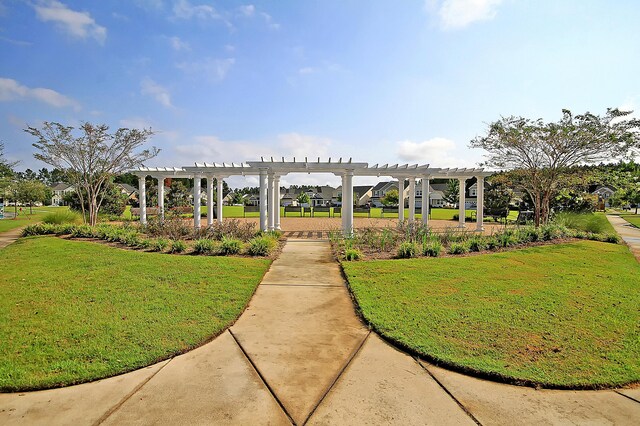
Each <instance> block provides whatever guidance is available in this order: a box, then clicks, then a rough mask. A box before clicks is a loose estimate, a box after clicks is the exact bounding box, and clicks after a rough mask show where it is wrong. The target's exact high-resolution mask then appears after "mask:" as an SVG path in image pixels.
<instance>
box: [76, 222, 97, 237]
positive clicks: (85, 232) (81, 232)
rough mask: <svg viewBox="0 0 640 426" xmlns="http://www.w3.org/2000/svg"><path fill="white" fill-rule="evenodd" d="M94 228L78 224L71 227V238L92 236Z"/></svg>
mask: <svg viewBox="0 0 640 426" xmlns="http://www.w3.org/2000/svg"><path fill="white" fill-rule="evenodd" d="M93 231H94V228H93V227H92V226H89V225H80V226H76V227H74V228H73V230H72V231H71V238H94V237H95V235H94V232H93Z"/></svg>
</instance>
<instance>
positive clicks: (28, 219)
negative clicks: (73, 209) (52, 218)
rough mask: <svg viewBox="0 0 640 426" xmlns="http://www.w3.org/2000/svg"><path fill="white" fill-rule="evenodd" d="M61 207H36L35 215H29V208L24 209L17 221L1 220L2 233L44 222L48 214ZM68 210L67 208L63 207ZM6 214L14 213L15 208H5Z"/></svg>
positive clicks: (0, 230) (34, 209)
mask: <svg viewBox="0 0 640 426" xmlns="http://www.w3.org/2000/svg"><path fill="white" fill-rule="evenodd" d="M59 208H61V207H53V206H49V207H34V208H33V214H32V215H31V214H29V207H22V214H18V217H17V218H15V219H7V218H6V217H5V219H0V232H5V231H10V230H12V229H15V228H19V227H21V226H26V225H30V224H32V223H36V222H39V221H41V220H42V218H43V217H44V216H45V215H46V214H47V213H51V212H53V211H55V210H56V209H59ZM62 208H66V207H62ZM4 211H5V214H6V213H13V207H7V206H5V208H4Z"/></svg>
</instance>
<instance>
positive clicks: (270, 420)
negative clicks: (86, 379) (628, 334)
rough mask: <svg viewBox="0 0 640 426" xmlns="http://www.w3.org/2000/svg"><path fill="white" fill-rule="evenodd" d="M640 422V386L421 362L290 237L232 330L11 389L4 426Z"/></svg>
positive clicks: (306, 243)
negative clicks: (564, 381)
mask: <svg viewBox="0 0 640 426" xmlns="http://www.w3.org/2000/svg"><path fill="white" fill-rule="evenodd" d="M292 423H293V424H297V425H302V424H309V425H319V424H338V425H344V424H347V425H349V424H351V425H362V424H402V425H421V424H438V425H440V424H468V425H474V424H496V425H498V424H504V425H511V424H540V423H543V424H585V423H588V424H619V425H635V424H638V423H640V388H636V389H627V390H618V391H616V390H609V391H551V390H535V389H532V388H525V387H518V386H510V385H503V384H498V383H494V382H489V381H485V380H480V379H476V378H472V377H468V376H465V375H462V374H458V373H454V372H451V371H448V370H444V369H441V368H438V367H436V366H434V365H432V364H429V363H426V362H423V361H420V360H417V359H414V358H412V357H410V356H408V355H406V354H404V353H403V352H400V351H398V350H397V349H395V348H393V347H391V346H390V345H388V344H387V343H385V342H384V341H383V340H382V339H380V338H379V337H378V336H377V335H376V334H375V333H372V332H370V331H369V330H368V329H367V328H366V327H365V326H364V325H363V324H362V323H361V322H360V320H359V319H358V317H357V316H356V314H355V311H354V307H353V304H352V301H351V298H350V295H349V293H348V291H347V289H346V286H345V283H344V280H343V278H342V275H341V271H340V268H339V265H338V264H337V263H336V262H335V261H334V259H333V258H332V255H331V251H330V246H329V243H328V242H326V241H314V240H289V241H288V242H287V244H286V245H285V247H284V250H283V252H282V254H281V255H280V257H279V258H278V259H277V260H276V261H275V262H274V263H273V264H272V266H271V268H270V270H269V272H268V273H267V274H266V275H265V277H264V279H263V281H262V282H261V284H260V285H259V286H258V289H257V291H256V294H255V295H254V296H253V298H252V300H251V302H250V304H249V306H248V308H247V309H246V311H245V312H244V313H243V315H242V316H241V317H240V319H239V320H238V321H237V322H236V324H235V325H233V326H232V327H231V328H230V329H229V330H228V331H226V332H225V333H223V334H222V335H220V336H219V337H218V338H216V339H214V340H213V341H212V342H210V343H208V344H206V345H204V346H202V347H200V348H198V349H196V350H194V351H191V352H189V353H187V354H184V355H181V356H178V357H175V358H173V359H171V360H167V361H164V362H161V363H159V364H156V365H153V366H150V367H148V368H145V369H141V370H138V371H135V372H132V373H128V374H125V375H122V376H118V377H113V378H110V379H105V380H101V381H98V382H94V383H88V384H83V385H79V386H73V387H68V388H64V389H54V390H49V391H40V392H30V393H20V394H0V424H3V425H9V424H29V425H32V424H86V425H92V424H105V425H120V424H127V425H128V424H273V425H287V424H292Z"/></svg>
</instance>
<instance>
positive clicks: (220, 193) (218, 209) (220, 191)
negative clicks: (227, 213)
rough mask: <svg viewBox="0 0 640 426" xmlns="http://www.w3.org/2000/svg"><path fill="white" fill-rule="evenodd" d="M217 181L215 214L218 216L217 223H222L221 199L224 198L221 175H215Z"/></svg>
mask: <svg viewBox="0 0 640 426" xmlns="http://www.w3.org/2000/svg"><path fill="white" fill-rule="evenodd" d="M216 179H217V182H218V188H217V192H218V198H217V199H216V216H218V223H222V200H223V199H224V189H223V180H222V178H221V177H217V178H216Z"/></svg>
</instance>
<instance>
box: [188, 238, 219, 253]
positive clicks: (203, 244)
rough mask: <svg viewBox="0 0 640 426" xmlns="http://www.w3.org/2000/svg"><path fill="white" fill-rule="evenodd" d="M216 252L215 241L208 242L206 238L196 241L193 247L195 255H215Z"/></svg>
mask: <svg viewBox="0 0 640 426" xmlns="http://www.w3.org/2000/svg"><path fill="white" fill-rule="evenodd" d="M217 251H218V248H217V245H216V243H215V241H213V240H209V239H207V238H201V239H199V240H196V242H195V244H194V246H193V252H194V253H196V254H207V255H211V254H216V253H217Z"/></svg>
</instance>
